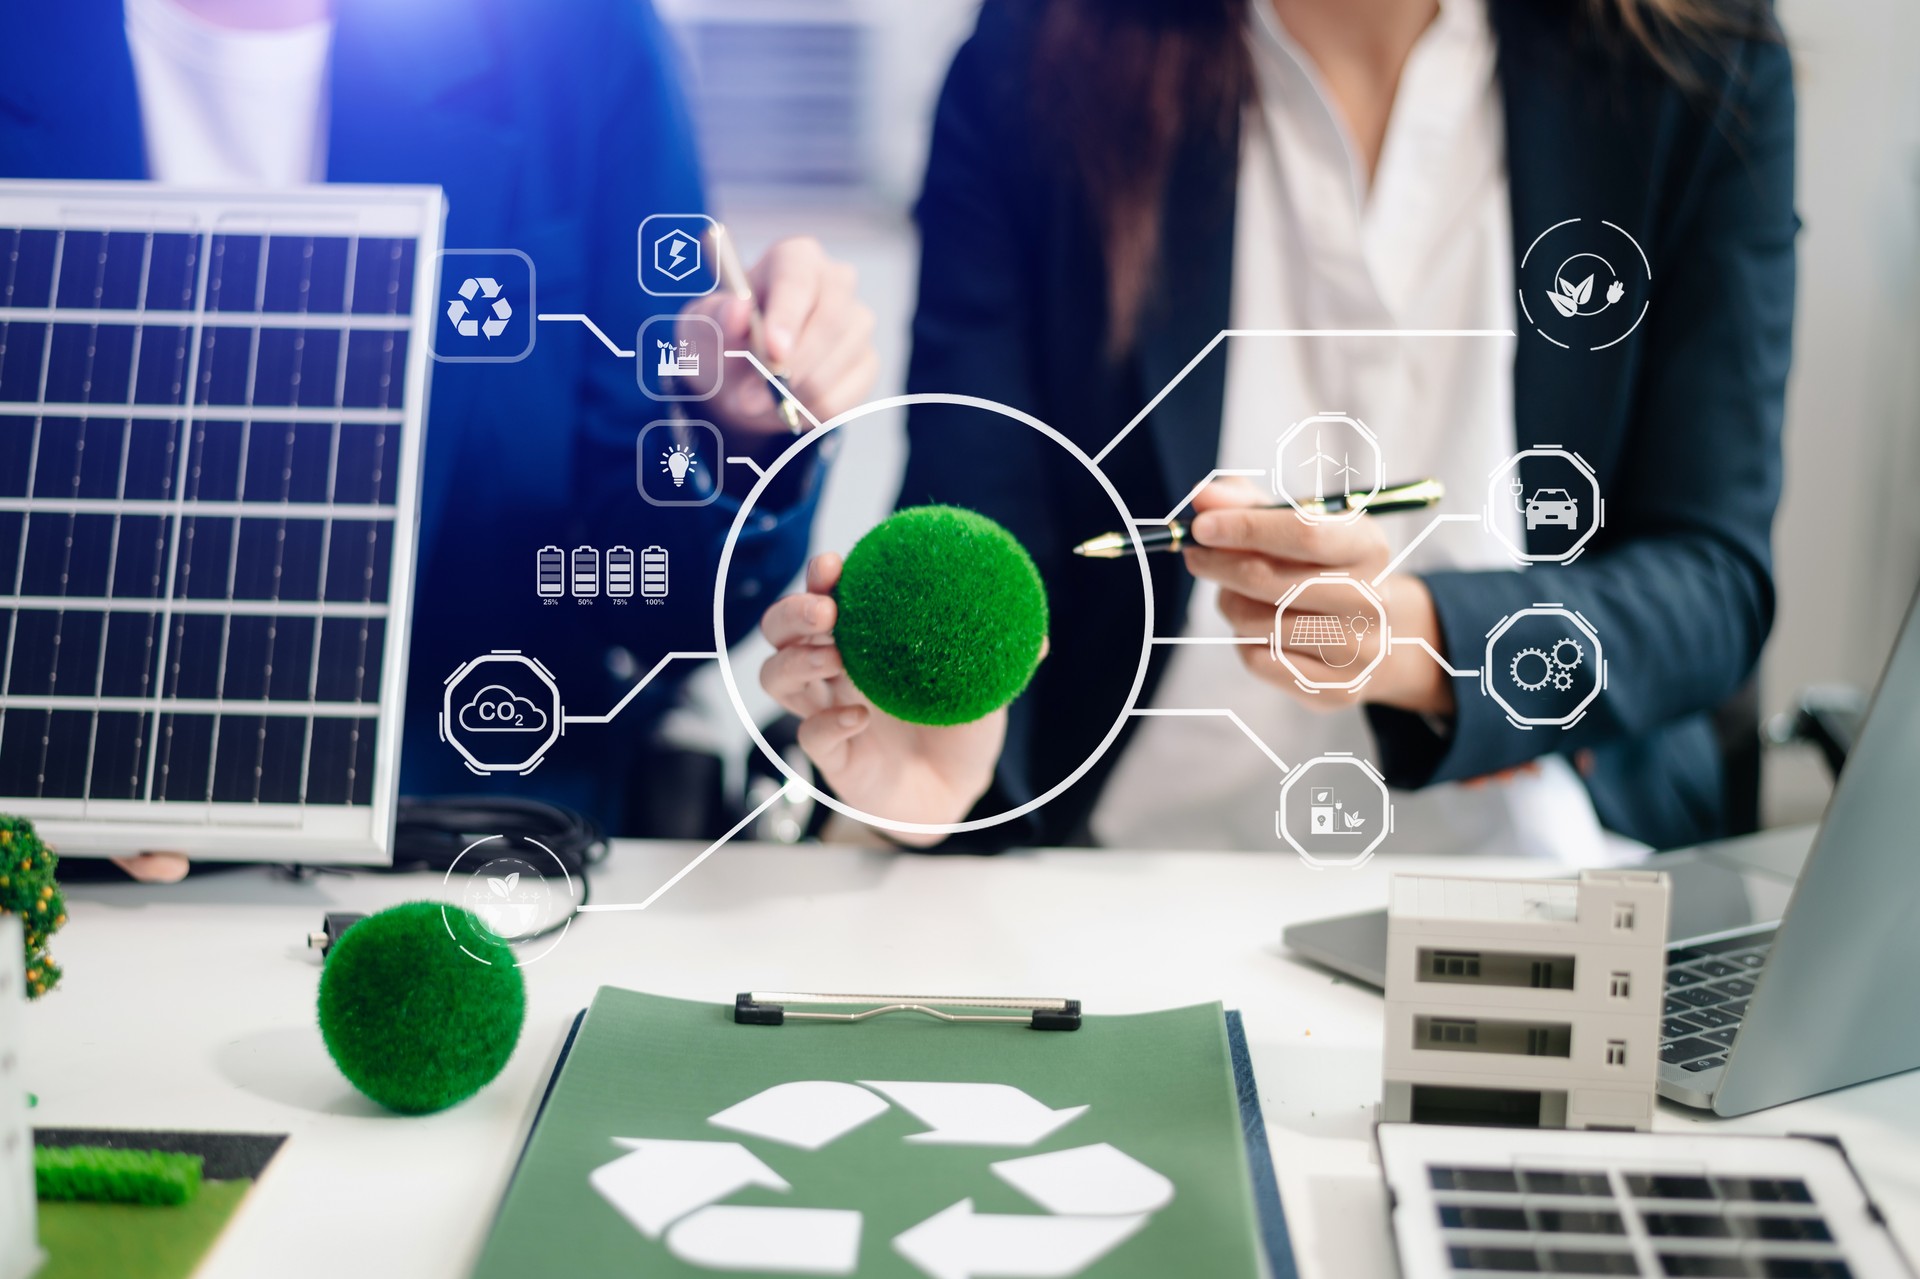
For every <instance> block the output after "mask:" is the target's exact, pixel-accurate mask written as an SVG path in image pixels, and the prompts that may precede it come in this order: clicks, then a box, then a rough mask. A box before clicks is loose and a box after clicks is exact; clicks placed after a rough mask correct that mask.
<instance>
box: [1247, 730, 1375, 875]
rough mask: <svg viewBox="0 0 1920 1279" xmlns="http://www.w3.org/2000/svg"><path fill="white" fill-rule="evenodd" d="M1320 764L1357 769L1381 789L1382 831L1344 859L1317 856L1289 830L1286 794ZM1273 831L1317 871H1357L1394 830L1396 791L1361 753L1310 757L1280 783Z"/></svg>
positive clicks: (1331, 753)
mask: <svg viewBox="0 0 1920 1279" xmlns="http://www.w3.org/2000/svg"><path fill="white" fill-rule="evenodd" d="M1318 764H1326V765H1330V766H1337V767H1345V768H1355V769H1358V770H1359V771H1360V773H1361V775H1362V776H1364V777H1365V778H1366V779H1367V780H1368V781H1370V782H1372V783H1373V784H1374V785H1375V786H1376V787H1378V788H1379V790H1380V804H1381V810H1382V812H1383V813H1384V814H1385V820H1383V821H1382V822H1381V823H1380V831H1379V833H1378V834H1376V835H1375V836H1374V837H1373V838H1372V839H1371V840H1370V841H1368V843H1367V846H1366V847H1365V848H1363V849H1361V850H1360V851H1359V852H1358V853H1356V854H1355V855H1354V856H1353V857H1351V858H1349V859H1347V860H1344V861H1340V860H1329V859H1327V858H1325V857H1321V856H1315V855H1314V854H1313V853H1310V852H1308V851H1307V850H1306V849H1305V848H1303V847H1302V846H1301V844H1300V841H1299V840H1297V839H1295V838H1294V837H1293V832H1292V831H1290V830H1288V829H1287V820H1286V816H1287V796H1288V795H1290V794H1292V793H1293V788H1294V785H1295V784H1296V783H1298V782H1299V781H1300V779H1301V778H1303V777H1305V776H1306V775H1307V774H1308V773H1310V772H1312V771H1313V769H1314V766H1315V765H1318ZM1273 833H1274V834H1276V835H1278V836H1279V837H1280V838H1281V839H1283V840H1285V841H1286V842H1287V845H1288V846H1289V847H1290V848H1292V849H1293V851H1294V852H1295V853H1297V854H1298V855H1299V857H1300V860H1301V861H1303V862H1305V863H1306V864H1307V865H1309V866H1311V867H1313V868H1314V869H1315V870H1358V869H1359V868H1360V867H1362V866H1364V865H1366V864H1367V862H1369V861H1370V860H1372V858H1373V853H1374V850H1375V849H1377V848H1379V847H1380V845H1381V843H1382V841H1384V840H1385V839H1386V837H1387V836H1388V835H1391V834H1392V833H1393V794H1392V792H1390V791H1389V790H1388V789H1387V779H1386V778H1384V777H1382V776H1381V775H1380V770H1378V769H1376V768H1375V767H1374V766H1373V765H1372V764H1370V763H1369V762H1367V761H1366V760H1364V759H1361V758H1360V757H1359V756H1357V755H1354V754H1352V753H1350V752H1347V751H1332V752H1329V753H1328V754H1325V755H1315V756H1314V757H1313V758H1312V759H1310V760H1307V761H1306V762H1305V763H1303V764H1301V765H1299V766H1298V767H1297V768H1295V769H1294V770H1293V771H1292V772H1290V773H1288V774H1287V780H1286V781H1284V782H1282V783H1281V784H1280V807H1278V808H1276V809H1275V810H1274V812H1273Z"/></svg>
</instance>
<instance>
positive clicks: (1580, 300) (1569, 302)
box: [1547, 253, 1627, 318]
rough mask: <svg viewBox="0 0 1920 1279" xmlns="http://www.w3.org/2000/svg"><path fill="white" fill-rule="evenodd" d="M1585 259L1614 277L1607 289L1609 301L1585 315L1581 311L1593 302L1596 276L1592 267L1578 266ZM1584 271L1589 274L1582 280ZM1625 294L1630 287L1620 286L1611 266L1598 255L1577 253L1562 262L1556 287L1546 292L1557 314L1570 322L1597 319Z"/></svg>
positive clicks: (1555, 273) (1555, 274) (1555, 282)
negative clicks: (1589, 317)
mask: <svg viewBox="0 0 1920 1279" xmlns="http://www.w3.org/2000/svg"><path fill="white" fill-rule="evenodd" d="M1582 258H1592V259H1593V260H1594V261H1595V262H1598V263H1599V264H1600V265H1601V266H1603V267H1605V268H1606V269H1607V274H1608V275H1609V276H1614V277H1615V278H1614V280H1613V283H1611V284H1609V285H1608V286H1607V292H1606V300H1605V301H1603V302H1601V303H1600V305H1599V306H1596V307H1594V308H1593V309H1592V310H1591V311H1583V310H1581V309H1580V308H1581V307H1583V306H1585V305H1587V303H1589V302H1591V301H1592V300H1593V281H1594V276H1595V274H1596V273H1595V272H1594V270H1593V269H1592V268H1591V267H1583V266H1578V265H1576V264H1577V263H1579V262H1580V259H1582ZM1582 270H1585V271H1586V274H1585V275H1584V276H1580V272H1581V271H1582ZM1576 276H1580V278H1579V280H1578V281H1577V282H1576V281H1575V279H1574V277H1576ZM1626 294H1627V286H1626V285H1624V284H1622V283H1621V282H1620V280H1619V278H1618V275H1617V273H1616V272H1615V271H1614V269H1613V264H1612V263H1610V262H1608V261H1607V260H1606V259H1605V258H1603V257H1601V256H1600V255H1599V254H1598V253H1576V254H1574V255H1573V256H1572V257H1570V258H1568V259H1567V260H1566V261H1565V262H1562V263H1561V264H1560V268H1559V270H1557V271H1555V272H1554V273H1553V287H1552V288H1551V289H1548V290H1547V301H1549V302H1551V303H1553V309H1554V310H1556V311H1558V312H1559V313H1560V314H1562V315H1564V316H1567V317H1569V318H1571V317H1573V316H1576V315H1598V314H1600V313H1601V312H1602V311H1604V310H1606V309H1607V308H1608V307H1610V306H1612V305H1613V304H1614V303H1615V302H1618V301H1619V300H1620V299H1621V298H1623V297H1625V296H1626Z"/></svg>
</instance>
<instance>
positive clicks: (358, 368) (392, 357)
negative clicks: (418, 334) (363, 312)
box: [340, 329, 407, 409]
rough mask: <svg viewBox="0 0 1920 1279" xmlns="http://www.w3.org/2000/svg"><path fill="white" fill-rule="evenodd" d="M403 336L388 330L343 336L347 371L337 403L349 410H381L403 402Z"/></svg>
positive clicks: (405, 350)
mask: <svg viewBox="0 0 1920 1279" xmlns="http://www.w3.org/2000/svg"><path fill="white" fill-rule="evenodd" d="M406 368H407V335H406V334H405V333H404V332H400V331H398V330H392V329H380V330H373V329H358V330H355V331H354V332H351V333H349V334H347V367H346V373H345V376H344V378H343V381H342V387H341V392H342V393H341V398H340V403H341V404H342V405H343V406H344V407H346V408H350V409H384V408H390V407H392V406H394V405H397V404H400V403H403V402H404V401H405V398H406Z"/></svg>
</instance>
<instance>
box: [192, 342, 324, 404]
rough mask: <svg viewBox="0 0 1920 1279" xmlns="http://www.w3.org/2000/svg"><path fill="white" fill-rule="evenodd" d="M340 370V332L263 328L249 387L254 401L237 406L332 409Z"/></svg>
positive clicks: (245, 401)
mask: <svg viewBox="0 0 1920 1279" xmlns="http://www.w3.org/2000/svg"><path fill="white" fill-rule="evenodd" d="M339 370H340V335H339V334H338V333H335V332H332V331H329V330H327V329H261V330H260V342H259V346H258V348H257V350H256V353H255V355H254V360H253V381H252V383H251V386H250V387H249V395H250V396H251V398H249V399H243V400H238V401H233V403H241V404H274V405H279V404H297V405H304V406H308V407H331V406H332V405H333V404H334V402H335V395H336V391H337V383H338V381H339ZM226 402H227V401H209V403H226Z"/></svg>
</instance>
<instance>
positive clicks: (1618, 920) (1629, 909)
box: [1613, 902, 1633, 929]
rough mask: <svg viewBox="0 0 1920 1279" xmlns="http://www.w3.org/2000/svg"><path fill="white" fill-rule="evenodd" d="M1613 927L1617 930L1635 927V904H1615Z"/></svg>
mask: <svg viewBox="0 0 1920 1279" xmlns="http://www.w3.org/2000/svg"><path fill="white" fill-rule="evenodd" d="M1613 926H1614V927H1615V928H1622V929H1627V928H1632V927H1633V903H1632V902H1615V903H1614V904H1613Z"/></svg>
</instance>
